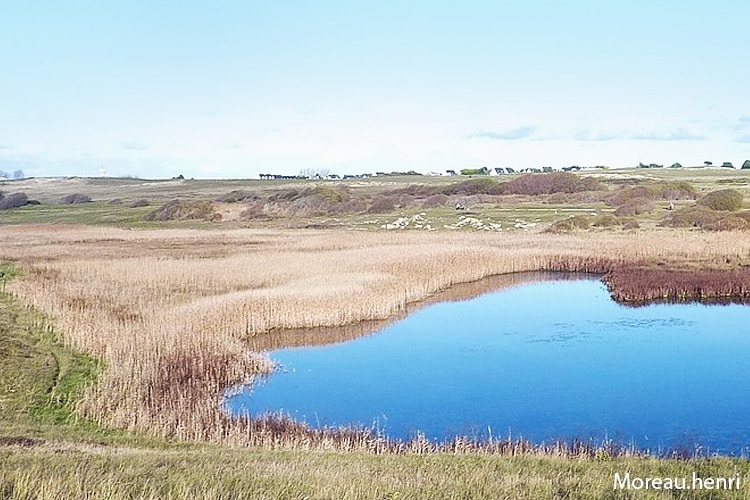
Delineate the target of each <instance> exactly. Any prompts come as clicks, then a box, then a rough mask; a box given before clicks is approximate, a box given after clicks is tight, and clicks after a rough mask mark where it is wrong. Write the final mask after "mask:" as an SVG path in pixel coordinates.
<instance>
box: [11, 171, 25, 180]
mask: <svg viewBox="0 0 750 500" xmlns="http://www.w3.org/2000/svg"><path fill="white" fill-rule="evenodd" d="M24 177H26V176H25V175H23V170H16V171H15V172H13V178H14V179H23V178H24Z"/></svg>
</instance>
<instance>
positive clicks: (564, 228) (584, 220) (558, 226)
mask: <svg viewBox="0 0 750 500" xmlns="http://www.w3.org/2000/svg"><path fill="white" fill-rule="evenodd" d="M592 222H593V221H592V217H591V216H589V215H574V216H571V217H568V218H567V219H561V220H558V221H555V222H553V223H552V225H551V226H550V227H549V228H547V232H550V233H567V232H570V231H575V230H579V229H588V228H589V227H591V223H592Z"/></svg>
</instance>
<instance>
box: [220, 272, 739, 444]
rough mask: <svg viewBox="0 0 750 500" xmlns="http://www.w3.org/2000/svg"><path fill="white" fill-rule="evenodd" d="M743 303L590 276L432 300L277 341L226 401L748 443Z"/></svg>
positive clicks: (354, 419) (462, 430) (447, 428)
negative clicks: (254, 375)
mask: <svg viewBox="0 0 750 500" xmlns="http://www.w3.org/2000/svg"><path fill="white" fill-rule="evenodd" d="M749 354H750V307H748V306H743V305H721V306H719V305H713V306H707V305H701V304H695V303H693V304H657V305H650V306H645V307H639V308H632V307H625V306H621V305H619V304H617V303H615V302H614V301H612V300H611V298H610V296H609V293H608V292H607V290H606V288H605V287H604V285H602V283H601V282H600V281H598V280H596V279H578V280H563V281H546V282H538V283H530V284H525V285H521V286H518V287H516V288H512V289H507V290H503V291H499V292H495V293H489V294H486V295H483V296H480V297H478V298H475V299H472V300H469V301H463V302H447V303H439V304H436V305H432V306H429V307H426V308H424V309H422V310H420V311H418V312H416V313H414V314H413V315H411V316H409V317H407V318H405V319H403V320H401V321H399V322H397V323H395V324H393V325H391V326H389V327H387V328H385V329H384V330H382V331H381V332H379V333H377V334H375V335H371V336H367V337H362V338H359V339H356V340H352V341H349V342H345V343H341V344H334V345H330V346H322V347H304V348H291V349H282V350H278V351H273V352H272V353H271V358H272V359H274V360H276V361H277V362H278V363H280V365H281V367H282V368H281V370H280V371H278V372H277V373H274V374H273V375H271V376H270V377H268V378H267V379H265V380H264V381H261V382H260V383H256V384H255V386H254V387H252V388H246V389H245V390H244V391H243V392H242V393H240V394H238V395H236V396H233V397H232V398H230V399H229V400H228V406H229V408H230V410H231V411H233V412H235V413H241V412H245V411H247V412H249V413H250V414H254V415H259V414H263V413H266V412H274V413H276V412H284V413H286V414H289V415H291V416H292V417H294V418H296V419H298V420H303V421H306V422H308V423H309V424H311V425H313V426H316V427H317V426H324V425H327V426H338V425H346V424H356V425H364V426H368V427H369V426H372V425H375V426H377V427H378V429H379V430H380V431H381V432H383V433H385V434H387V435H388V436H390V437H393V438H403V439H407V438H409V437H413V436H414V435H415V433H416V432H417V431H422V432H424V434H425V435H426V436H427V437H428V438H430V439H437V440H442V439H450V438H451V437H453V436H455V435H468V436H475V437H487V435H488V434H489V433H491V434H492V435H493V436H494V437H508V436H510V437H513V438H517V437H523V438H525V439H529V440H531V441H534V442H548V441H550V440H553V439H558V438H571V437H579V438H587V439H593V440H601V439H604V438H611V439H614V440H615V441H619V442H622V443H625V444H633V445H635V446H637V447H639V448H643V449H649V450H651V451H659V450H662V451H664V450H667V449H670V448H680V447H693V446H695V444H696V443H699V444H700V445H701V446H702V450H703V452H708V453H711V452H718V453H724V454H741V453H746V452H747V450H748V449H750V382H748V374H749V373H750V355H749Z"/></svg>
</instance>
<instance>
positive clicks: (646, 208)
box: [615, 197, 656, 217]
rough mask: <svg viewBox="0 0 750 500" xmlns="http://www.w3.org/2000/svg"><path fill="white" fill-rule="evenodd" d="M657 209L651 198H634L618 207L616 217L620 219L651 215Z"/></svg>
mask: <svg viewBox="0 0 750 500" xmlns="http://www.w3.org/2000/svg"><path fill="white" fill-rule="evenodd" d="M655 208H656V207H655V206H654V202H653V201H652V200H651V199H650V198H645V197H641V198H632V199H630V200H628V201H626V202H624V203H623V204H622V205H620V206H619V207H617V210H615V215H617V216H618V217H623V216H624V217H629V216H633V215H643V214H649V213H651V212H653V211H654V209H655Z"/></svg>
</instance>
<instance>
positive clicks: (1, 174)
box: [0, 170, 10, 179]
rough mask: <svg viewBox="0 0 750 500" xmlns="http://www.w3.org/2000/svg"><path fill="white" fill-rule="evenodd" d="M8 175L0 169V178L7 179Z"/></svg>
mask: <svg viewBox="0 0 750 500" xmlns="http://www.w3.org/2000/svg"><path fill="white" fill-rule="evenodd" d="M8 177H10V176H9V175H8V172H6V171H4V170H0V179H7V178H8Z"/></svg>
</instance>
